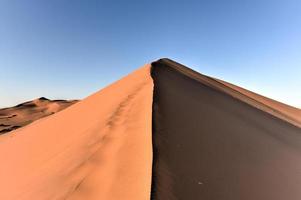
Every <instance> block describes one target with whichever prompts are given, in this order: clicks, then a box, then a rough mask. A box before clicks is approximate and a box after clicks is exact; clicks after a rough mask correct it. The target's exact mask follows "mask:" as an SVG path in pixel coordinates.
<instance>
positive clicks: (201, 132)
mask: <svg viewBox="0 0 301 200" xmlns="http://www.w3.org/2000/svg"><path fill="white" fill-rule="evenodd" d="M152 77H153V78H154V85H155V87H154V105H153V149H154V153H153V158H154V161H153V162H154V164H153V174H152V175H153V180H152V196H151V199H154V200H161V199H164V200H165V199H166V200H175V199H185V200H190V199H191V200H194V199H207V200H209V199H210V200H221V199H223V200H241V199H243V200H254V199H256V200H283V199H289V200H299V199H300V198H301V190H300V185H301V130H300V128H299V127H298V126H295V125H294V123H295V124H297V120H294V123H290V122H291V121H293V120H292V119H288V118H286V116H284V115H282V112H280V111H279V112H277V113H276V114H275V113H269V112H267V109H266V107H269V108H270V107H272V106H273V105H270V103H271V102H269V101H265V102H263V101H262V102H260V104H259V103H258V102H257V101H251V100H250V98H251V97H249V96H243V95H241V94H238V93H237V91H235V90H233V88H232V87H226V85H220V84H219V83H217V82H216V81H214V80H212V79H210V78H208V77H206V76H203V75H201V74H198V73H196V72H194V71H192V70H190V69H187V68H185V67H184V66H182V65H179V64H177V63H175V62H173V61H170V60H166V59H163V60H160V61H158V62H155V63H153V68H152ZM231 90H232V91H231ZM244 95H248V93H245V94H244ZM264 103H266V105H262V104H264ZM273 103H274V102H273ZM282 108H283V109H285V106H283V107H282ZM274 109H277V108H275V107H274Z"/></svg>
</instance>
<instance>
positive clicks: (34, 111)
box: [0, 97, 77, 134]
mask: <svg viewBox="0 0 301 200" xmlns="http://www.w3.org/2000/svg"><path fill="white" fill-rule="evenodd" d="M76 102H77V100H72V101H66V100H49V99H47V98H45V97H41V98H38V99H35V100H32V101H28V102H25V103H22V104H19V105H17V106H14V107H10V108H2V109H0V134H3V133H7V132H9V131H12V130H15V129H17V128H21V127H23V126H25V125H27V124H30V123H32V122H33V121H35V120H38V119H40V118H43V117H46V116H49V115H52V114H54V113H56V112H59V111H61V110H63V109H65V108H67V107H69V106H71V105H72V104H74V103H76Z"/></svg>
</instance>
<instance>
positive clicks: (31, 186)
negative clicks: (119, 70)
mask: <svg viewBox="0 0 301 200" xmlns="http://www.w3.org/2000/svg"><path fill="white" fill-rule="evenodd" d="M149 70H150V67H149V66H145V67H143V68H141V69H139V70H137V71H136V72H134V73H132V74H130V75H129V76H127V77H125V78H123V79H121V80H120V81H118V82H116V83H114V84H112V85H110V86H109V87H106V88H105V89H103V90H101V91H99V92H98V93H96V94H94V95H92V96H90V97H88V98H86V99H84V100H83V101H81V102H79V103H77V104H75V105H73V106H71V107H69V108H67V109H65V110H63V111H61V112H59V113H57V114H55V115H53V116H51V117H48V118H44V119H42V120H39V121H37V122H34V123H32V124H30V125H28V126H26V127H24V129H21V130H16V131H14V132H11V133H9V134H7V135H6V137H4V138H2V140H0V159H1V164H0V199H1V200H48V199H49V200H50V199H51V200H63V199H64V200H66V199H67V200H78V199H81V200H83V199H89V200H94V199H95V200H96V199H97V200H99V199H103V200H120V199H123V200H135V199H137V200H143V199H145V200H147V199H149V198H150V188H151V187H150V184H151V167H152V146H151V145H152V144H151V114H152V91H153V82H152V79H151V77H150V72H149Z"/></svg>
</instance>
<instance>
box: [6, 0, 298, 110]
mask: <svg viewBox="0 0 301 200" xmlns="http://www.w3.org/2000/svg"><path fill="white" fill-rule="evenodd" d="M300 10H301V1H300V0H248V1H247V0H228V1H224V0H207V1H202V0H198V1H189V0H182V1H181V0H174V1H165V0H160V1H159V0H158V1H157V0H152V1H149V0H148V1H144V0H136V1H134V0H127V1H121V0H120V1H115V0H98V1H96V0H89V1H87V0H48V1H46V0H45V1H41V0H27V1H24V0H0V94H1V95H0V107H5V106H10V105H14V104H17V103H20V102H23V101H26V100H30V99H34V98H37V97H40V96H45V97H48V98H60V99H66V98H68V99H73V98H84V97H86V96H87V95H89V94H91V93H93V92H96V91H98V90H99V89H101V88H103V87H104V86H106V85H107V84H109V83H112V82H113V81H115V80H117V79H119V78H121V77H122V76H124V75H126V74H128V73H130V72H131V71H133V70H134V69H136V68H138V67H139V66H141V65H143V64H145V63H148V62H151V61H153V60H156V59H158V58H161V57H168V58H171V59H174V60H176V61H178V62H180V63H183V64H185V65H187V66H189V67H191V68H193V69H195V70H197V71H199V72H201V73H204V74H207V75H211V76H214V77H218V78H220V79H223V80H226V81H229V82H232V83H234V84H238V85H240V86H243V87H245V88H247V89H250V90H253V91H256V92H258V93H260V94H263V95H266V96H269V97H272V98H274V99H277V100H280V101H283V102H285V103H288V104H291V105H294V106H297V107H301V12H300Z"/></svg>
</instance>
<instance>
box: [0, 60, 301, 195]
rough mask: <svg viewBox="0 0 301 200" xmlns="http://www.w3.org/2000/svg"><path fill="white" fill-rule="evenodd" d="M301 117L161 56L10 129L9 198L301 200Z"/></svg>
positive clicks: (5, 152) (1, 155)
mask: <svg viewBox="0 0 301 200" xmlns="http://www.w3.org/2000/svg"><path fill="white" fill-rule="evenodd" d="M36 101H38V102H40V103H38V104H41V105H42V104H43V103H41V102H42V101H45V100H44V99H42V100H36ZM25 104H26V103H25ZM29 104H32V103H29ZM23 106H24V105H23ZM19 107H20V105H19ZM21 107H22V105H21ZM28 107H30V106H28ZM14 108H18V106H17V107H14ZM46 110H47V112H46V113H48V115H49V113H51V112H53V111H54V110H55V109H54V108H53V107H51V106H50V107H47V109H46ZM57 111H58V110H57ZM13 115H14V114H11V115H8V114H6V115H5V116H6V117H11V118H14V117H15V116H13ZM20 115H21V114H20ZM300 115H301V111H300V109H298V108H294V107H291V106H288V105H285V104H283V103H280V102H277V101H274V100H272V99H269V98H267V97H263V96H261V95H258V94H256V93H254V92H251V91H248V90H245V89H243V88H240V87H238V86H235V85H232V84H230V83H227V82H224V81H222V80H218V79H215V78H212V77H209V76H205V75H202V74H199V73H197V72H195V71H193V70H191V69H189V68H186V67H185V66H183V65H181V64H179V63H176V62H174V61H172V60H169V59H160V60H158V61H156V62H153V63H152V64H148V65H145V66H144V67H142V68H140V69H138V70H137V71H135V72H133V73H131V74H130V75H128V76H126V77H124V78H123V79H121V80H119V81H117V82H115V83H113V84H112V85H110V86H108V87H106V88H104V89H102V90H100V91H99V92H97V93H95V94H93V95H91V96H89V97H87V98H85V99H83V100H82V101H80V102H78V103H76V104H74V105H72V106H70V107H69V108H68V109H65V110H62V111H60V112H58V113H56V114H55V115H52V116H49V117H47V118H44V119H42V120H38V121H36V122H35V123H32V124H30V125H28V126H26V127H24V128H22V129H17V130H14V131H12V132H10V133H7V134H3V135H1V136H0V159H1V160H2V161H3V162H2V163H1V165H0V177H1V179H0V189H1V190H0V199H4V200H48V199H49V200H99V199H103V200H150V199H152V200H196V199H204V200H284V199H285V200H300V199H301V190H300V185H301V171H300V169H301V116H300ZM2 116H4V115H2ZM27 116H30V115H27ZM37 118H38V117H37ZM35 119H36V118H35ZM1 123H2V122H1Z"/></svg>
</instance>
